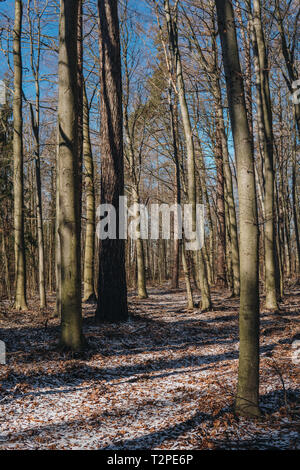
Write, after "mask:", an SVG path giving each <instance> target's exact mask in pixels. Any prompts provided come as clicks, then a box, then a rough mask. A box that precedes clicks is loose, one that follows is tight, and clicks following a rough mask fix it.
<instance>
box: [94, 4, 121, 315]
mask: <svg viewBox="0 0 300 470" xmlns="http://www.w3.org/2000/svg"><path fill="white" fill-rule="evenodd" d="M98 11H99V44H100V87H101V106H100V107H101V111H100V112H101V131H100V132H101V136H100V138H101V142H100V146H101V193H100V202H101V204H112V205H113V207H114V208H115V212H116V239H109V238H106V239H104V240H100V244H99V245H100V246H99V284H98V304H97V310H96V320H97V321H98V322H101V321H108V322H119V321H125V320H127V318H128V308H127V286H126V275H125V244H124V240H123V239H121V238H119V197H120V196H122V195H123V193H124V168H123V165H124V162H123V158H124V157H123V116H122V81H121V55H120V33H119V19H118V2H117V0H106V1H105V0H98Z"/></svg>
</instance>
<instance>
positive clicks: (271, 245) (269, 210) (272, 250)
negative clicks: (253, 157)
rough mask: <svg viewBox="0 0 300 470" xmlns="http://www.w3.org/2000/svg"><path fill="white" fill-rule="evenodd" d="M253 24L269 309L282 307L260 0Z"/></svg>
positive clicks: (266, 304) (268, 103)
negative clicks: (259, 107) (256, 61)
mask: <svg viewBox="0 0 300 470" xmlns="http://www.w3.org/2000/svg"><path fill="white" fill-rule="evenodd" d="M253 17H254V18H253V27H254V32H255V34H254V36H255V40H256V44H257V54H258V70H257V73H258V79H259V88H258V93H260V100H259V105H260V106H261V113H260V116H261V120H262V122H261V127H262V137H263V152H264V160H265V199H264V202H265V204H264V205H265V230H264V235H265V238H264V242H265V289H266V302H265V307H266V308H267V309H268V310H274V311H277V310H278V304H277V298H276V261H275V255H276V245H275V237H274V165H273V140H274V137H273V124H272V104H271V97H270V88H269V73H268V61H267V56H266V45H265V39H264V32H263V28H262V21H261V7H260V0H254V1H253Z"/></svg>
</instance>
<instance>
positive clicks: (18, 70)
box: [13, 0, 27, 310]
mask: <svg viewBox="0 0 300 470" xmlns="http://www.w3.org/2000/svg"><path fill="white" fill-rule="evenodd" d="M22 13H23V12H22V1H21V0H15V24H14V30H13V53H14V54H13V55H14V99H13V119H14V123H13V126H14V132H13V154H14V232H15V304H14V308H15V309H16V310H27V302H26V262H25V242H24V182H23V118H22V56H21V33H22Z"/></svg>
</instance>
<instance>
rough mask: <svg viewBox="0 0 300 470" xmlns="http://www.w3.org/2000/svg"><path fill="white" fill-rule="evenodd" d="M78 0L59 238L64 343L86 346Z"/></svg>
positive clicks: (62, 115)
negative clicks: (83, 325) (80, 197)
mask: <svg viewBox="0 0 300 470" xmlns="http://www.w3.org/2000/svg"><path fill="white" fill-rule="evenodd" d="M77 7H78V0H72V1H71V0H61V2H60V21H59V38H60V42H59V66H58V77H59V98H58V124H59V155H58V160H59V166H58V171H59V187H58V190H59V229H58V232H59V239H60V258H61V266H60V271H61V274H60V276H61V279H60V281H61V347H62V348H64V349H70V350H73V351H78V350H81V349H82V348H83V345H84V339H83V335H82V318H81V276H80V236H79V227H78V225H79V224H80V200H79V196H80V195H79V191H78V185H79V164H78V163H79V162H78V160H79V158H78V83H77V48H76V39H77V21H78V9H77Z"/></svg>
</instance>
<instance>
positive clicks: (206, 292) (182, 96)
mask: <svg viewBox="0 0 300 470" xmlns="http://www.w3.org/2000/svg"><path fill="white" fill-rule="evenodd" d="M177 6H178V5H177V3H175V7H174V9H175V11H174V14H173V15H172V14H171V9H170V3H169V0H164V11H165V17H166V22H167V29H168V41H169V50H170V54H171V57H172V61H174V70H175V73H176V85H177V93H178V99H179V105H180V111H181V117H182V122H183V129H184V136H185V142H186V152H187V179H188V185H187V193H188V201H189V203H190V204H191V207H192V226H193V231H195V228H196V173H195V148H194V141H193V132H192V126H191V120H190V114H189V109H188V105H187V100H186V93H185V83H184V79H183V70H182V63H181V56H180V51H179V46H178V31H177ZM199 268H200V284H201V308H202V310H203V311H206V310H210V309H211V298H210V289H209V284H208V280H207V268H206V263H205V260H204V257H203V253H202V250H200V256H199Z"/></svg>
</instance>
